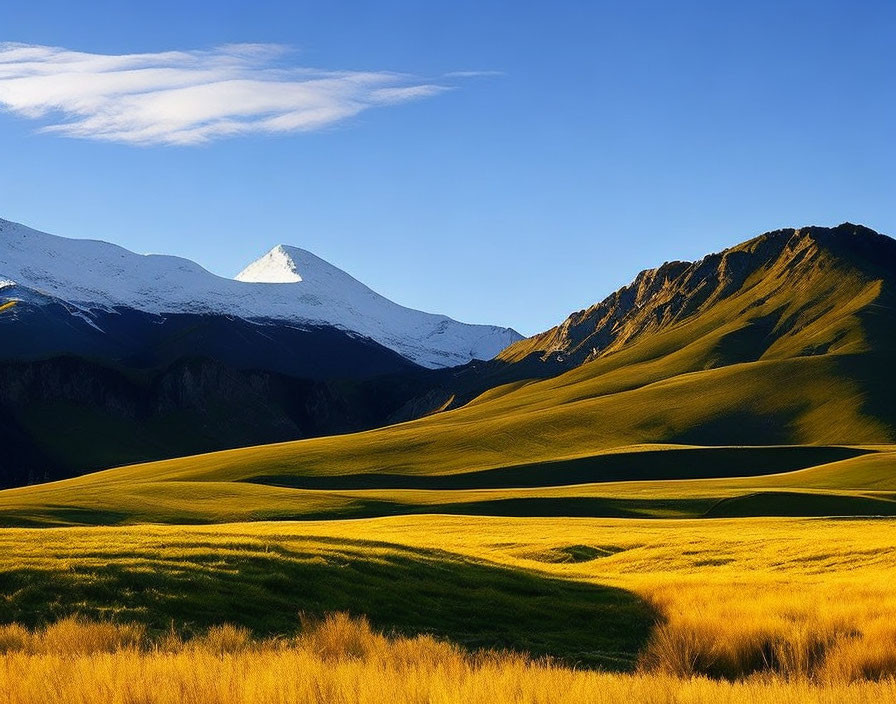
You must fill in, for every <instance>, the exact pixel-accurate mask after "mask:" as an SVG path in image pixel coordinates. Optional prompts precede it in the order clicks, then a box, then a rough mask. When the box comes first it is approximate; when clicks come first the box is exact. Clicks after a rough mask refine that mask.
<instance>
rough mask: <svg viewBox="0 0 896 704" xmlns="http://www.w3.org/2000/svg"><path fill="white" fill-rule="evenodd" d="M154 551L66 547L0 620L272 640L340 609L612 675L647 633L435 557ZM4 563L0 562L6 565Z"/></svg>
mask: <svg viewBox="0 0 896 704" xmlns="http://www.w3.org/2000/svg"><path fill="white" fill-rule="evenodd" d="M293 539H294V538H293ZM155 542H156V541H155V540H146V539H142V540H141V541H140V542H139V543H138V544H136V545H135V546H133V548H132V547H131V546H130V545H127V546H124V545H118V546H116V547H114V548H112V549H110V550H108V551H107V550H104V549H102V548H99V549H98V548H97V547H96V544H92V545H85V546H84V547H83V548H80V547H79V546H78V545H77V542H73V543H69V544H67V546H66V550H65V555H64V558H65V559H64V560H62V561H60V562H59V563H58V566H54V567H51V568H41V569H36V568H21V569H19V568H13V569H4V570H2V571H0V595H2V597H3V598H2V599H0V621H2V622H7V623H8V622H19V623H23V624H27V625H38V624H43V623H46V622H48V621H53V620H56V619H58V618H60V617H63V616H66V615H70V614H73V613H77V614H82V615H84V616H86V617H90V618H110V617H112V618H115V619H116V620H118V621H137V622H143V623H146V624H148V625H149V626H150V627H151V628H153V629H156V630H164V629H166V628H169V627H170V626H171V625H172V624H174V627H175V628H177V629H178V630H182V631H184V632H185V633H190V632H194V631H201V630H204V629H205V628H207V627H208V626H210V625H213V624H219V623H225V622H226V623H238V624H242V625H245V626H247V627H249V628H251V629H252V630H253V631H254V632H255V633H256V634H259V635H273V634H289V633H292V632H295V631H296V629H297V628H298V623H299V619H298V614H299V613H300V612H304V613H307V614H310V615H319V614H323V613H326V612H332V611H345V612H349V613H351V614H353V615H360V614H366V615H367V616H368V617H369V618H370V620H371V622H372V623H373V625H374V626H375V627H377V628H379V629H382V630H385V631H393V630H394V631H396V632H401V633H407V634H414V633H429V634H433V635H436V636H438V637H444V638H448V639H450V640H451V641H453V642H456V643H459V644H461V645H463V646H465V647H467V648H471V649H478V648H498V649H510V650H515V651H523V652H528V653H531V654H533V655H538V656H541V655H550V656H554V657H557V658H560V659H562V660H564V661H566V662H568V663H580V664H583V665H588V666H598V667H601V668H604V669H613V670H628V669H631V668H632V667H633V664H634V659H635V656H636V654H637V653H638V652H639V651H640V650H641V648H642V647H643V645H644V644H645V641H646V639H647V637H648V633H649V630H650V628H651V626H652V624H653V623H654V621H655V616H654V614H653V613H652V612H651V610H650V609H649V607H648V606H647V605H646V604H645V603H644V602H643V601H642V600H641V599H640V598H639V597H637V596H635V595H634V594H631V593H630V592H627V591H624V590H622V589H617V588H612V587H605V586H598V585H589V584H582V583H577V582H572V581H565V580H558V579H553V578H548V577H545V576H543V575H539V574H536V573H532V572H526V571H522V570H512V569H507V568H504V567H498V566H493V565H488V564H483V563H478V562H474V561H471V560H469V559H465V558H462V557H460V556H457V555H453V554H451V553H446V552H441V551H424V550H416V549H409V548H406V547H402V546H397V545H388V544H382V543H379V544H377V543H365V542H364V541H349V540H345V541H343V540H339V541H333V540H328V539H319V540H318V539H315V538H312V539H304V538H303V539H302V543H301V544H300V545H295V544H292V545H289V544H287V543H286V542H285V541H282V540H279V539H278V538H276V537H267V536H266V537H264V538H261V539H259V540H253V539H250V538H244V537H241V536H234V537H233V539H232V540H230V539H228V540H226V542H225V541H222V542H216V541H215V540H214V539H212V540H211V541H208V542H204V541H203V536H201V535H199V536H195V538H192V537H191V539H186V538H183V539H180V540H178V543H179V544H177V545H172V544H171V540H170V536H169V539H168V540H167V541H166V539H165V538H164V537H161V536H160V537H159V538H158V544H153V543H155ZM384 546H385V547H384ZM34 550H35V548H34V546H31V547H28V548H27V551H28V553H29V554H30V555H31V554H33V553H34ZM14 559H15V558H14V556H12V555H7V558H6V560H7V564H10V563H12V564H14Z"/></svg>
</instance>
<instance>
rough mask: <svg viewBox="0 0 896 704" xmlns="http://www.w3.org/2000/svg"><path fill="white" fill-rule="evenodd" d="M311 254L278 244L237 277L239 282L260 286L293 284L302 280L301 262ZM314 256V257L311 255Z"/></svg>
mask: <svg viewBox="0 0 896 704" xmlns="http://www.w3.org/2000/svg"><path fill="white" fill-rule="evenodd" d="M305 254H310V252H305V251H304V250H301V249H299V248H298V247H288V246H286V245H283V244H278V245H277V246H276V247H274V248H273V249H272V250H271V251H270V252H268V253H267V254H265V255H264V256H263V257H261V258H260V259H256V260H255V261H254V262H252V263H251V264H250V265H249V266H247V267H246V268H245V269H243V270H242V271H241V272H240V273H239V274H237V275H236V277H235V278H236V280H237V281H245V282H247V283H258V284H293V283H297V282H299V281H301V280H302V274H301V273H300V272H301V270H302V269H303V268H304V267H302V266H301V264H300V261H301V259H303V257H302V255H305ZM311 256H313V255H311ZM315 258H316V257H315Z"/></svg>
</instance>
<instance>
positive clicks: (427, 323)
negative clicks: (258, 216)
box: [0, 220, 521, 368]
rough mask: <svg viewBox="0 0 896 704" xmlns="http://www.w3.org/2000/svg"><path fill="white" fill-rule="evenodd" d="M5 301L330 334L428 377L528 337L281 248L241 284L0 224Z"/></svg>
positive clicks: (91, 319)
mask: <svg viewBox="0 0 896 704" xmlns="http://www.w3.org/2000/svg"><path fill="white" fill-rule="evenodd" d="M0 281H2V284H0V286H2V288H3V294H2V295H3V296H4V298H10V299H19V300H21V301H24V302H28V303H31V304H33V305H43V304H49V303H54V304H61V305H63V306H65V307H66V308H67V309H68V310H69V312H70V313H71V314H73V315H76V316H79V317H81V318H82V319H83V320H86V321H87V322H88V323H91V324H93V325H94V326H95V327H99V328H102V323H101V322H99V318H98V317H97V313H99V312H102V313H104V314H108V313H109V312H114V311H116V310H118V309H122V308H127V309H133V310H136V311H141V312H143V313H149V314H155V315H165V314H193V315H195V314H203V315H204V314H219V315H225V316H232V317H235V318H241V319H243V320H246V321H250V322H253V323H256V324H258V325H269V324H284V323H288V324H291V325H296V326H303V325H311V326H332V327H335V328H338V329H340V330H343V331H348V332H351V333H355V334H358V335H361V336H364V337H367V338H370V339H372V340H374V341H375V342H377V343H379V344H381V345H383V346H385V347H388V348H390V349H392V350H394V351H396V352H398V353H399V354H401V355H403V356H404V357H406V358H407V359H410V360H412V361H414V362H416V363H417V364H420V365H422V366H425V367H430V368H437V367H449V366H455V365H459V364H464V363H466V362H469V361H471V360H473V359H490V358H492V357H494V356H495V355H496V354H497V353H498V352H500V351H501V350H502V349H504V348H505V347H506V346H507V345H509V344H510V343H512V342H515V341H516V340H519V339H521V336H520V335H519V334H518V333H517V332H516V331H514V330H512V329H510V328H502V327H496V326H489V325H470V324H466V323H460V322H458V321H456V320H453V319H451V318H448V317H446V316H443V315H434V314H431V313H424V312H421V311H418V310H413V309H410V308H405V307H404V306H400V305H398V304H396V303H393V302H392V301H390V300H388V299H387V298H384V297H383V296H381V295H379V294H378V293H376V292H374V291H372V290H371V289H369V288H368V287H367V286H365V285H364V284H362V283H360V282H359V281H357V280H356V279H354V278H352V277H351V276H349V275H348V274H346V273H345V272H344V271H342V270H340V269H338V268H336V267H334V266H333V265H331V264H328V263H327V262H325V261H324V260H322V259H320V258H319V257H316V256H314V255H313V254H311V253H310V252H307V251H305V250H302V249H299V248H297V247H288V246H285V245H279V246H277V247H275V248H274V249H272V250H271V251H270V252H268V253H267V254H266V255H264V256H263V257H261V258H260V259H258V260H257V261H255V262H253V263H252V264H250V265H249V266H247V267H246V268H245V269H244V270H243V271H242V272H241V273H240V274H239V275H238V276H237V277H236V279H226V278H222V277H220V276H216V275H214V274H212V273H211V272H209V271H206V270H205V269H203V268H202V267H201V266H199V265H198V264H196V263H195V262H192V261H190V260H187V259H182V258H179V257H172V256H164V255H140V254H135V253H134V252H130V251H128V250H126V249H124V248H122V247H119V246H117V245H114V244H110V243H108V242H101V241H95V240H76V239H67V238H64V237H57V236H55V235H49V234H46V233H43V232H38V231H37V230H33V229H30V228H28V227H25V226H23V225H19V224H16V223H12V222H9V221H6V220H0Z"/></svg>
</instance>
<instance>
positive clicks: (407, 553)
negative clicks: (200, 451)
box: [0, 516, 896, 701]
mask: <svg viewBox="0 0 896 704" xmlns="http://www.w3.org/2000/svg"><path fill="white" fill-rule="evenodd" d="M894 547H896V522H894V521H892V520H889V519H862V520H860V519H848V520H846V519H841V520H837V519H782V518H751V519H731V520H729V519H718V520H714V521H707V520H637V519H624V520H616V519H570V518H563V519H521V518H513V519H509V518H496V517H466V516H411V517H394V518H383V519H374V520H353V521H320V522H301V523H289V522H286V523H284V522H278V523H255V524H226V525H219V526H141V527H92V528H64V529H55V528H54V529H40V530H36V529H9V530H5V531H3V532H2V534H0V555H2V557H0V573H2V574H3V575H4V577H3V579H4V584H3V585H2V588H3V593H4V595H5V596H4V600H3V602H2V603H0V620H2V621H3V622H4V623H19V624H23V625H24V626H27V627H30V628H41V627H45V626H47V625H48V624H53V623H55V622H57V621H59V620H62V619H65V618H67V617H71V616H74V615H78V616H79V617H80V618H86V619H89V620H91V621H99V622H104V623H108V622H113V623H119V624H140V625H141V627H143V628H146V629H147V631H146V632H147V633H148V634H150V635H151V636H152V637H153V638H161V637H163V636H165V635H166V634H168V635H169V636H170V637H172V638H175V639H185V640H191V639H194V638H196V637H202V635H203V634H204V633H207V632H208V629H210V628H215V627H218V626H222V625H224V624H231V625H234V626H237V627H243V628H246V629H248V630H247V634H248V635H247V637H249V635H251V637H252V638H256V639H271V638H275V639H277V640H278V641H279V640H282V639H284V638H286V639H289V638H293V637H295V636H296V634H297V633H301V632H302V631H301V629H300V627H299V616H298V615H299V614H300V613H302V614H304V616H305V618H306V619H311V620H315V619H316V620H320V619H323V618H325V617H326V615H327V614H330V613H333V612H344V613H346V614H349V615H351V616H352V617H353V618H356V619H357V618H361V617H367V618H369V620H370V623H371V624H373V627H374V628H375V629H377V630H379V631H383V632H387V633H388V634H391V635H392V636H393V637H399V638H416V637H418V636H425V637H427V638H436V639H438V640H444V641H446V642H450V643H451V644H452V646H451V647H453V648H460V649H461V650H460V651H458V652H461V651H462V652H463V653H465V655H463V658H466V657H468V654H470V653H473V654H474V655H475V654H476V653H479V652H481V651H499V652H502V653H504V655H502V657H506V658H509V659H508V661H507V662H508V663H510V664H511V665H512V666H508V667H507V668H506V670H505V669H504V668H503V666H501V667H498V666H496V668H497V669H502V671H505V675H506V678H505V679H501V678H500V677H498V678H497V680H496V681H501V682H507V683H509V684H508V685H507V686H512V687H515V688H522V689H516V690H512V691H518V692H520V693H521V694H520V696H521V697H528V700H530V701H560V700H561V699H551V698H550V696H548V695H547V694H543V695H539V694H537V692H538V691H542V692H543V693H544V692H545V691H547V692H549V693H551V692H553V693H554V694H556V693H557V692H559V691H562V690H561V689H558V688H557V687H555V686H554V685H551V684H549V683H545V682H543V683H542V684H538V682H537V681H536V680H538V681H541V680H539V678H547V680H548V681H549V680H550V679H551V678H553V677H555V676H556V677H557V678H558V682H569V683H570V684H569V685H568V686H570V687H574V686H575V687H590V686H592V685H593V683H595V682H597V681H598V680H596V679H589V678H598V679H599V678H601V677H604V678H610V679H612V678H621V679H617V680H612V681H614V682H616V683H617V684H618V686H619V688H620V689H618V692H619V694H618V698H617V699H613V698H612V697H611V695H610V694H608V695H607V696H608V697H611V698H607V699H599V698H597V699H591V700H589V699H587V698H586V699H585V701H592V700H593V701H621V699H622V698H623V697H625V696H635V695H634V694H633V693H637V692H639V691H642V690H639V689H638V688H647V689H643V691H644V692H647V691H648V690H649V688H650V687H657V688H660V689H658V690H657V691H656V692H655V693H654V695H651V696H656V697H658V696H659V691H660V690H661V689H662V688H666V687H669V686H671V685H670V684H669V683H670V682H672V681H673V680H674V682H675V686H674V687H673V689H672V690H669V691H677V690H678V689H681V690H682V692H689V693H685V694H682V695H681V696H682V697H684V698H683V699H675V700H673V701H679V700H680V701H708V700H709V699H712V698H718V697H721V698H722V699H721V700H722V701H724V700H725V699H724V697H726V696H727V697H737V696H742V695H744V692H745V691H746V690H743V689H741V690H738V687H755V688H758V690H757V691H761V692H766V690H768V692H773V691H774V688H775V687H783V688H784V690H783V691H782V692H779V693H778V694H774V695H773V694H771V693H768V694H767V695H766V694H762V696H763V697H765V696H767V697H770V698H769V699H768V701H772V700H773V696H780V697H783V699H780V698H779V699H777V700H776V701H786V698H787V697H788V696H790V695H789V694H787V692H788V691H792V693H793V701H800V699H798V697H799V696H808V695H807V694H806V692H807V691H808V690H807V689H806V688H810V689H811V690H812V692H814V694H812V695H811V696H812V697H815V696H816V695H817V696H818V697H820V698H819V699H817V700H818V701H837V699H836V697H837V696H841V695H842V696H843V697H847V699H846V700H847V701H848V697H857V699H856V700H857V701H858V700H859V699H858V697H860V696H867V691H865V692H864V693H862V692H863V691H864V690H862V689H861V688H862V687H870V688H872V689H873V688H875V687H876V688H878V690H875V691H884V690H886V691H891V690H892V686H893V685H892V682H891V681H890V678H891V677H893V676H894V675H896V656H894V654H896V628H894V626H893V624H894V623H896V596H894V595H893V592H892V588H891V575H892V574H893V570H894V568H896V551H894ZM507 653H510V654H507ZM16 657H20V656H19V655H17V656H16ZM29 657H31V656H29ZM41 657H43V656H41ZM104 657H105V656H104ZM146 657H147V656H145V655H141V656H140V658H144V660H145V658H146ZM153 657H155V656H153ZM166 657H169V656H165V657H161V656H160V658H161V659H160V660H158V661H156V660H152V658H150V660H152V662H150V660H146V661H145V662H144V660H140V662H141V663H142V664H141V665H140V667H144V666H145V667H146V668H148V669H147V671H149V669H152V668H153V667H156V666H158V667H163V669H164V667H169V666H171V667H173V666H174V665H172V664H171V662H169V661H167V660H165V658H166ZM246 657H249V656H248V655H246ZM278 657H279V656H278ZM529 657H535V658H539V657H552V658H553V660H552V663H551V665H550V667H547V666H545V664H544V663H543V662H542V663H538V662H533V661H532V660H530V659H528V658H529ZM463 658H461V659H462V660H463ZM170 659H171V658H170V657H169V660H170ZM250 659H251V658H250ZM163 661H164V662H168V664H167V665H165V664H164V662H163ZM35 662H36V661H35ZM216 662H217V661H216ZM365 662H366V661H365V659H364V658H360V659H358V658H356V661H353V662H352V663H350V664H351V666H352V668H361V670H363V667H366V666H367V665H369V664H370V663H366V665H365ZM464 662H466V663H467V664H469V663H474V664H475V662H478V661H475V660H470V661H467V660H464ZM488 662H492V663H493V664H494V662H495V661H494V660H490V661H488ZM514 663H515V664H514ZM94 664H95V663H94ZM19 666H21V661H20V665H19ZM4 667H7V668H8V667H10V665H8V664H7V665H5V666H4ZM30 667H31V666H30V665H29V668H30ZM54 667H55V665H54ZM84 667H93V665H89V664H84ZM110 667H111V665H110ZM135 667H136V665H135ZM215 667H221V668H224V669H225V670H226V669H227V668H230V667H236V668H249V667H250V665H249V662H248V661H247V662H245V663H243V664H240V663H238V662H234V661H232V660H226V661H225V662H221V663H217V664H215ZM271 667H276V666H275V665H271ZM433 667H434V668H435V670H438V671H441V670H440V668H442V667H443V666H442V665H438V666H435V665H434V666H433ZM444 667H448V665H444ZM464 667H466V665H465V666H464ZM471 667H472V670H471V671H470V674H469V677H470V681H471V682H474V681H475V680H476V678H477V675H476V674H475V673H476V671H477V670H476V667H478V665H477V666H472V665H471ZM515 668H516V669H515ZM570 668H572V669H570ZM583 668H584V669H587V670H589V672H582V671H581V670H582V669H583ZM213 669H214V668H213ZM349 669H351V668H349ZM361 670H359V671H358V674H357V677H359V678H363V677H366V676H367V675H363V674H361ZM265 671H266V672H267V671H269V670H265ZM310 671H313V670H310ZM414 672H416V670H414ZM595 672H601V673H603V674H595ZM525 673H528V674H525ZM558 673H559V674H558ZM611 673H615V674H611ZM481 674H482V673H481V672H480V675H481ZM524 674H525V677H524ZM225 675H226V672H224V671H223V670H222V675H221V676H222V677H225ZM530 675H531V676H532V678H533V679H532V680H526V682H527V683H524V682H523V681H522V680H520V681H518V682H517V681H516V680H515V679H514V678H516V677H521V678H523V679H525V678H526V677H529V676H530ZM536 675H537V677H536ZM85 676H86V675H85ZM160 676H161V675H160ZM415 676H416V675H415ZM465 676H466V675H465ZM482 676H483V677H484V678H485V679H489V678H487V677H485V676H484V675H482ZM564 678H566V679H564ZM706 678H709V679H706ZM88 679H89V677H88ZM225 679H226V677H225ZM312 679H313V678H312ZM610 679H608V680H607V682H610ZM400 680H401V678H400V677H399V678H398V680H397V682H399V681H400ZM455 680H456V678H455V677H454V676H452V678H451V681H452V682H454V681H455ZM415 682H416V680H415ZM514 682H515V683H514ZM589 682H590V683H592V684H589ZM868 682H876V683H877V684H868ZM574 683H578V684H574ZM651 683H653V684H651ZM785 683H786V684H785ZM856 683H858V684H856ZM862 683H864V684H862ZM259 686H261V685H259ZM320 686H324V685H323V684H321V685H320ZM340 686H342V685H340ZM395 686H399V684H396V685H395ZM401 686H404V685H401ZM421 686H422V685H421ZM431 686H432V687H438V686H440V685H437V684H431ZM441 686H443V688H444V685H441ZM471 686H474V685H473V684H471ZM482 686H485V684H483V685H482ZM490 686H491V685H490ZM559 686H560V685H558V687H559ZM563 686H566V685H563ZM539 687H541V688H542V690H539V689H538V688H539ZM601 687H605V689H606V688H607V687H609V689H606V692H610V693H612V692H613V691H617V690H614V689H613V687H616V684H614V685H613V687H610V685H609V684H606V685H601ZM855 687H858V689H850V688H855ZM888 687H889V688H891V689H889V690H888V689H887V688H888ZM527 688H532V689H531V692H532V693H531V695H530V694H529V689H527ZM768 688H772V689H768ZM838 688H846V689H845V690H842V691H841V689H838ZM428 691H435V690H428ZM574 691H578V690H574ZM868 691H871V690H868ZM446 692H447V693H446V695H445V696H446V697H448V698H447V699H446V700H447V701H454V700H456V699H451V696H453V695H451V689H450V687H448V688H447V689H446ZM483 692H484V693H483V694H482V695H479V694H476V695H475V696H474V695H473V694H471V695H470V696H471V697H473V699H472V700H474V701H475V697H478V696H482V697H485V696H496V695H495V692H494V691H493V690H489V689H488V687H486V688H485V689H484V690H483ZM489 692H491V694H489ZM738 692H739V693H738ZM838 692H839V694H837V693H838ZM216 696H217V695H216ZM265 696H267V695H265ZM271 696H272V697H273V698H272V699H271V701H280V700H278V699H277V698H276V697H277V696H281V695H280V694H276V695H274V694H272V695H271ZM303 696H304V695H303ZM363 696H369V694H358V698H354V699H352V698H351V697H348V698H347V700H351V701H363ZM415 696H416V697H417V699H418V700H420V701H430V699H427V698H426V697H425V696H423V695H420V696H417V695H415ZM594 696H595V697H596V696H598V695H597V694H594ZM600 696H604V695H603V694H601V695H600ZM612 696H616V695H612ZM644 696H647V695H646V694H645V695H644ZM751 696H752V695H751ZM757 696H759V695H757ZM539 697H541V698H539ZM545 697H547V698H545ZM688 697H690V699H689V698H688ZM701 697H703V698H701ZM513 698H514V697H511V699H513ZM414 700H415V698H414V697H411V698H410V699H409V701H414ZM435 700H436V701H438V700H440V699H439V698H435ZM524 700H525V699H524ZM641 700H643V701H652V700H651V699H649V698H648V699H641ZM655 700H656V701H669V700H668V699H667V700H664V699H655ZM731 700H732V701H734V700H736V699H731ZM841 700H843V699H841ZM134 701H143V700H142V699H140V698H139V697H137V698H136V699H135V700H134ZM148 701H159V700H155V699H149V700H148ZM208 701H215V699H211V700H208ZM221 701H230V700H227V699H222V700H221ZM260 701H265V699H264V698H262V699H261V700H260ZM297 701H304V700H303V699H301V697H300V698H299V699H297ZM308 701H314V700H313V699H309V700H308ZM337 701H338V699H337ZM759 701H762V699H760V700H759ZM802 701H813V699H812V698H811V697H810V698H809V699H803V700H802Z"/></svg>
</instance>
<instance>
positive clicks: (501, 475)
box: [246, 445, 868, 490]
mask: <svg viewBox="0 0 896 704" xmlns="http://www.w3.org/2000/svg"><path fill="white" fill-rule="evenodd" d="M867 452H868V451H867V450H860V449H856V448H849V447H824V446H811V445H782V446H778V447H755V446H754V447H749V446H744V447H701V448H669V449H664V450H640V451H631V452H619V453H613V454H600V455H594V456H592V457H578V458H575V459H570V460H557V461H553V462H535V463H532V464H522V465H513V466H509V467H500V468H498V469H487V470H482V471H478V472H463V473H458V474H444V475H411V474H388V473H376V474H374V473H367V474H342V475H334V476H302V475H276V476H261V477H254V478H252V479H248V480H246V481H248V482H251V483H255V484H267V485H270V486H283V487H289V488H292V489H335V490H347V489H499V488H510V487H517V488H525V487H541V486H567V485H570V484H590V483H594V482H613V481H636V480H662V479H706V478H712V477H753V476H761V475H766V474H778V473H781V472H793V471H795V470H799V469H806V468H808V467H814V466H816V465H819V464H826V463H828V462H838V461H840V460H845V459H850V458H852V457H858V456H859V455H864V454H867Z"/></svg>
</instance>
